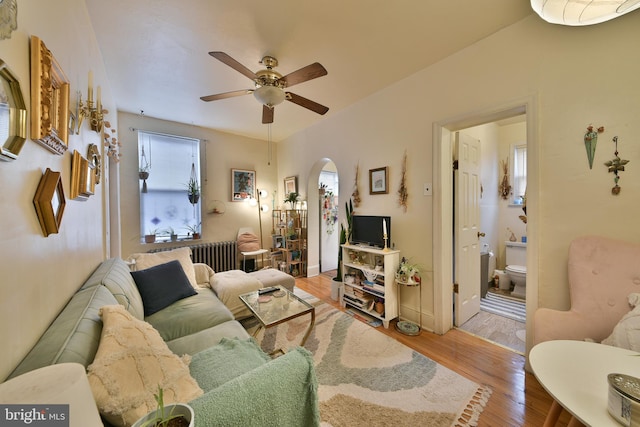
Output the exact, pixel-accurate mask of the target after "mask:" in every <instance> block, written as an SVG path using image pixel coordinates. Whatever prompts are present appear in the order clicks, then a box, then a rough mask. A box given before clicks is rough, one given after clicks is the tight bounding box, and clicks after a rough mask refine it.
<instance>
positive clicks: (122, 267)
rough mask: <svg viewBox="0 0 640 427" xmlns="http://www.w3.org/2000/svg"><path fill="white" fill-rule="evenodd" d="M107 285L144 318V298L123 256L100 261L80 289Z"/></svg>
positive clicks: (130, 310) (127, 307)
mask: <svg viewBox="0 0 640 427" xmlns="http://www.w3.org/2000/svg"><path fill="white" fill-rule="evenodd" d="M98 285H102V286H105V287H106V288H107V289H108V290H109V291H110V292H111V293H112V294H113V296H114V297H115V298H116V300H118V302H119V303H120V304H122V305H123V306H124V307H125V308H126V309H127V310H129V313H131V314H133V315H134V316H135V317H137V318H138V319H143V318H144V309H143V307H142V298H141V297H140V293H139V292H138V288H137V287H136V284H135V282H134V281H133V277H131V272H130V270H129V266H128V265H127V263H125V262H124V261H123V260H122V259H121V258H110V259H108V260H105V261H103V262H102V263H100V265H99V266H98V268H96V270H95V271H94V272H93V274H92V275H91V276H90V277H89V278H88V279H87V280H86V281H85V282H84V284H83V285H82V287H81V288H80V289H86V288H90V287H93V286H98Z"/></svg>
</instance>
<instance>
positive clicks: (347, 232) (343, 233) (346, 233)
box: [333, 199, 353, 282]
mask: <svg viewBox="0 0 640 427" xmlns="http://www.w3.org/2000/svg"><path fill="white" fill-rule="evenodd" d="M344 208H345V212H346V214H347V215H346V217H347V218H346V219H347V228H345V226H344V224H340V245H339V247H338V271H337V275H336V277H334V278H333V280H335V281H338V282H342V245H344V244H345V243H347V242H348V241H350V240H351V233H352V230H353V228H352V227H351V225H352V219H353V203H352V202H351V199H349V203H347V202H345V204H344Z"/></svg>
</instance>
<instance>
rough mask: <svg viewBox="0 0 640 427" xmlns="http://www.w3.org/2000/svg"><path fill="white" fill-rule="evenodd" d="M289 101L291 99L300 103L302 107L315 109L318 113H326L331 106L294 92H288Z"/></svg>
mask: <svg viewBox="0 0 640 427" xmlns="http://www.w3.org/2000/svg"><path fill="white" fill-rule="evenodd" d="M287 101H291V102H293V103H294V104H298V105H299V106H301V107H304V108H306V109H309V110H311V111H314V112H316V113H318V114H325V113H326V112H327V111H329V107H325V106H324V105H321V104H318V103H317V102H314V101H312V100H310V99H307V98H303V97H302V96H300V95H296V94H295V93H292V92H287Z"/></svg>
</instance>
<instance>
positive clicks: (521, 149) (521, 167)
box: [511, 143, 527, 206]
mask: <svg viewBox="0 0 640 427" xmlns="http://www.w3.org/2000/svg"><path fill="white" fill-rule="evenodd" d="M511 154H512V157H511V158H512V159H513V161H512V164H513V171H512V180H511V182H513V191H512V199H511V203H512V204H514V205H518V206H521V205H523V204H524V198H525V193H526V191H527V144H526V143H519V144H514V145H512V146H511Z"/></svg>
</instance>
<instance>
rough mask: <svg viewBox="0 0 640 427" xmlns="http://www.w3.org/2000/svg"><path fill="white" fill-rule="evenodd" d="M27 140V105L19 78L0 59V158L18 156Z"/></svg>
mask: <svg viewBox="0 0 640 427" xmlns="http://www.w3.org/2000/svg"><path fill="white" fill-rule="evenodd" d="M26 140H27V106H26V104H25V103H24V98H23V97H22V89H21V88H20V82H19V81H18V78H17V77H16V76H15V75H14V74H13V73H12V72H11V70H10V69H9V67H7V64H5V63H4V61H2V60H1V59H0V144H2V146H1V147H0V160H6V161H11V160H15V159H17V158H18V155H19V154H20V150H22V147H23V146H24V142H25V141H26Z"/></svg>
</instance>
